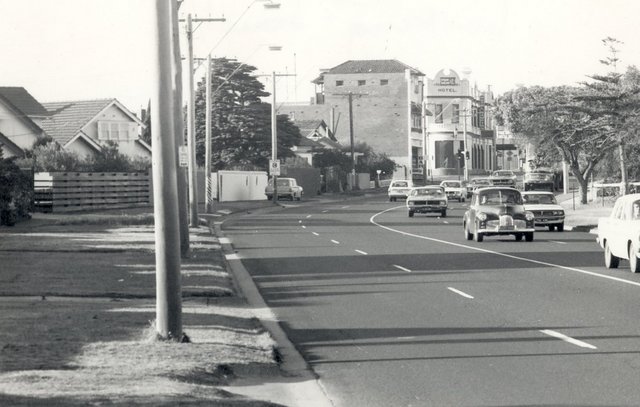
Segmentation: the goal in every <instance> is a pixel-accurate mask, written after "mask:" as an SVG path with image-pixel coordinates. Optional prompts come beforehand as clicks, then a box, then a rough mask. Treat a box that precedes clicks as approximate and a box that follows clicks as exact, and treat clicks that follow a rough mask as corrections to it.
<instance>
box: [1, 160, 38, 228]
mask: <svg viewBox="0 0 640 407" xmlns="http://www.w3.org/2000/svg"><path fill="white" fill-rule="evenodd" d="M32 208H33V177H32V176H30V174H29V173H27V172H24V171H22V170H21V169H20V167H18V166H17V165H16V163H15V158H5V159H2V158H0V225H7V226H13V225H14V224H15V223H16V222H17V221H18V220H20V219H25V218H28V217H29V216H30V215H29V212H31V210H32Z"/></svg>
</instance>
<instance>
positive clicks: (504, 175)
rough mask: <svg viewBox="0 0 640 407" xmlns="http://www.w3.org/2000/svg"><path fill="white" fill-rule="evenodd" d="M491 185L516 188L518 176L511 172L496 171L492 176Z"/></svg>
mask: <svg viewBox="0 0 640 407" xmlns="http://www.w3.org/2000/svg"><path fill="white" fill-rule="evenodd" d="M489 178H490V179H491V183H492V184H493V185H495V186H507V187H513V188H515V187H516V180H517V177H516V174H514V172H513V171H511V170H498V171H494V172H493V173H492V174H491V176H490V177H489Z"/></svg>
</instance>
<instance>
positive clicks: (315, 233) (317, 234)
mask: <svg viewBox="0 0 640 407" xmlns="http://www.w3.org/2000/svg"><path fill="white" fill-rule="evenodd" d="M311 233H313V234H314V235H316V236H320V233H318V232H311Z"/></svg>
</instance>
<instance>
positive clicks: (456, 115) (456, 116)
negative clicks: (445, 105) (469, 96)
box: [451, 103, 460, 124]
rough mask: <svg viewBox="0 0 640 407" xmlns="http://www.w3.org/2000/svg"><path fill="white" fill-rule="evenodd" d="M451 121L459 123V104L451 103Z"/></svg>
mask: <svg viewBox="0 0 640 407" xmlns="http://www.w3.org/2000/svg"><path fill="white" fill-rule="evenodd" d="M451 114H452V116H451V123H454V124H456V123H460V105H459V104H457V103H455V104H453V105H451Z"/></svg>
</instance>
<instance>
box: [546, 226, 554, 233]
mask: <svg viewBox="0 0 640 407" xmlns="http://www.w3.org/2000/svg"><path fill="white" fill-rule="evenodd" d="M547 227H548V228H549V232H553V231H554V230H555V228H556V225H549V226H547Z"/></svg>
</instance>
